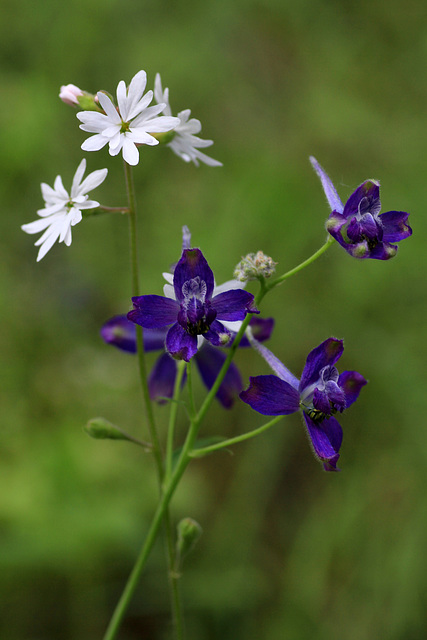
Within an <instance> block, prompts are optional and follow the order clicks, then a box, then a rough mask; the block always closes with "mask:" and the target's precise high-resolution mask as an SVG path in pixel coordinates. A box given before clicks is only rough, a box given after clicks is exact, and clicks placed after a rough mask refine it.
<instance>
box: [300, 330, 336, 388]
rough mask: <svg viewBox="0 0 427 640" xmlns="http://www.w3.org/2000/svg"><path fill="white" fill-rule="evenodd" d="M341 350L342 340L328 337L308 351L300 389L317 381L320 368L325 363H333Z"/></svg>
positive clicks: (324, 365) (325, 364)
mask: <svg viewBox="0 0 427 640" xmlns="http://www.w3.org/2000/svg"><path fill="white" fill-rule="evenodd" d="M343 351H344V346H343V341H342V340H337V339H336V338H328V339H327V340H325V341H324V342H322V343H321V344H319V346H318V347H316V348H315V349H313V351H310V353H309V354H308V356H307V361H306V363H305V367H304V371H303V372H302V376H301V382H300V384H299V388H300V391H303V390H304V389H305V388H306V387H308V386H309V385H310V384H313V383H315V382H317V380H318V379H319V374H320V370H321V369H323V367H326V366H327V365H334V364H335V363H336V362H337V361H338V360H339V359H340V358H341V356H342V353H343Z"/></svg>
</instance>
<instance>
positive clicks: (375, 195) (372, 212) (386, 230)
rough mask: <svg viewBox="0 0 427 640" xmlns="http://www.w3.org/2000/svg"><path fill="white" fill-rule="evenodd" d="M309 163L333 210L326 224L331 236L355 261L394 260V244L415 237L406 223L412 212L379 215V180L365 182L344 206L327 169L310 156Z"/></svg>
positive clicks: (395, 248)
mask: <svg viewBox="0 0 427 640" xmlns="http://www.w3.org/2000/svg"><path fill="white" fill-rule="evenodd" d="M310 162H311V164H312V165H313V168H314V170H315V171H316V173H317V175H318V176H319V178H320V180H321V182H322V186H323V190H324V192H325V195H326V198H327V200H328V202H329V205H330V207H331V209H332V213H331V215H330V216H329V218H328V220H327V222H326V229H327V230H328V231H329V233H330V234H331V236H332V237H333V238H335V240H336V241H337V242H339V244H340V245H341V246H342V247H343V248H344V249H345V250H346V251H347V253H349V254H350V255H351V256H353V257H354V258H375V259H377V260H389V259H390V258H393V257H394V256H395V255H396V253H397V246H396V245H395V244H392V243H393V242H399V241H400V240H404V239H405V238H408V237H409V236H410V235H412V229H411V227H410V226H409V225H408V224H407V220H408V217H409V213H405V212H403V211H387V213H382V214H381V215H380V210H381V202H380V184H379V182H377V181H376V180H365V182H362V184H361V185H360V186H359V187H357V189H356V191H355V192H354V193H352V195H351V196H350V197H349V199H348V200H347V202H346V203H345V205H343V204H342V202H341V200H340V197H339V196H338V193H337V191H336V189H335V187H334V185H333V184H332V182H331V179H330V178H329V176H328V175H327V174H326V173H325V171H324V169H322V167H321V166H320V164H319V163H318V162H317V160H316V159H315V158H313V157H310Z"/></svg>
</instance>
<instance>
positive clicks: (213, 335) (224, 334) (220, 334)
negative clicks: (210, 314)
mask: <svg viewBox="0 0 427 640" xmlns="http://www.w3.org/2000/svg"><path fill="white" fill-rule="evenodd" d="M203 337H204V339H205V340H207V341H208V342H210V343H211V344H212V345H213V346H214V347H225V346H226V345H227V344H228V343H229V342H230V337H231V332H230V331H229V330H228V329H227V328H226V327H224V325H223V324H222V323H221V322H218V320H214V322H212V324H211V326H210V327H209V331H207V332H206V333H204V334H203Z"/></svg>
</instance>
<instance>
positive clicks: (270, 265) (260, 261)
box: [234, 251, 277, 282]
mask: <svg viewBox="0 0 427 640" xmlns="http://www.w3.org/2000/svg"><path fill="white" fill-rule="evenodd" d="M276 264H277V262H274V260H273V259H272V258H270V256H266V255H265V253H263V252H262V251H257V253H248V255H247V256H245V257H244V258H242V259H241V260H240V262H239V264H238V265H237V266H236V268H235V270H234V277H235V278H236V280H240V282H247V281H248V280H258V279H259V278H269V277H270V276H272V275H273V274H274V273H275V271H276Z"/></svg>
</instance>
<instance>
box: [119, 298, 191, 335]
mask: <svg viewBox="0 0 427 640" xmlns="http://www.w3.org/2000/svg"><path fill="white" fill-rule="evenodd" d="M132 302H133V306H134V309H133V310H132V311H129V313H128V314H127V318H128V320H131V321H132V322H135V323H136V324H140V325H141V327H144V328H146V329H157V328H159V327H165V326H166V325H168V324H172V323H173V322H176V319H177V316H178V312H179V305H178V303H177V302H176V301H175V300H171V299H170V298H163V296H156V295H148V296H136V297H134V298H132Z"/></svg>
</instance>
